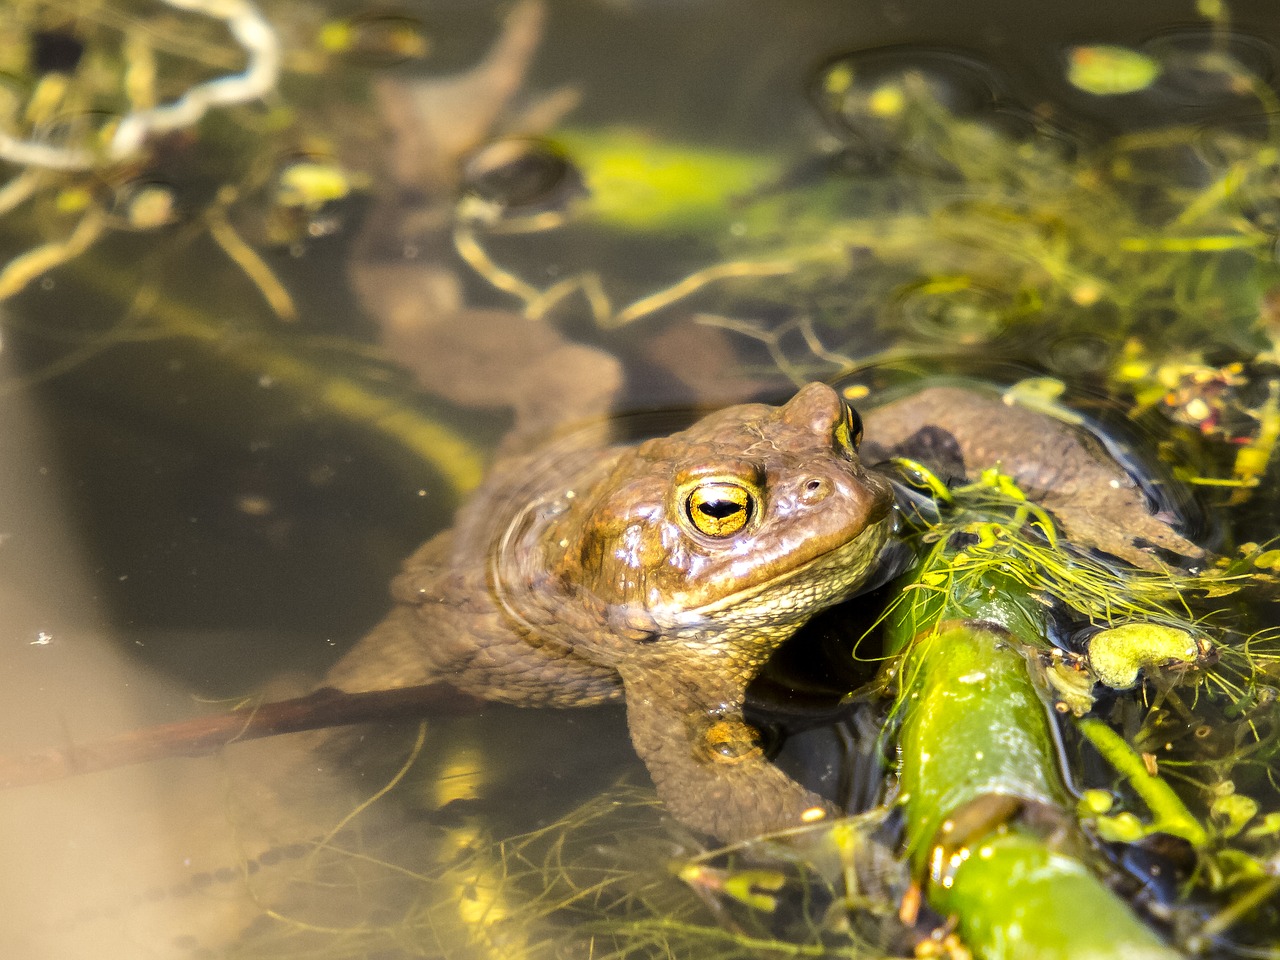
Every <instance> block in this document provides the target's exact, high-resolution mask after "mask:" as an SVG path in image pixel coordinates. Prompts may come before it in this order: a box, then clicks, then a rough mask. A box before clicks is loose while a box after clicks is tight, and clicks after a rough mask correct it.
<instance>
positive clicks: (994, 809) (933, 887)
mask: <svg viewBox="0 0 1280 960" xmlns="http://www.w3.org/2000/svg"><path fill="white" fill-rule="evenodd" d="M949 561H950V551H948V550H947V549H945V548H940V549H936V550H935V551H934V553H933V554H932V556H930V557H929V558H928V560H927V561H926V562H925V563H923V564H921V569H919V570H917V571H916V572H915V574H914V575H913V576H914V579H915V581H916V583H917V584H920V583H922V582H928V581H932V582H933V583H934V584H935V588H933V589H929V590H923V589H920V590H911V591H908V593H907V594H906V597H907V598H908V599H907V600H905V601H904V602H903V603H901V604H900V605H899V607H898V608H897V610H896V611H895V612H894V614H893V615H892V616H891V619H890V623H889V624H888V641H887V642H888V646H889V648H890V649H891V650H902V651H903V652H904V655H903V659H902V661H901V663H900V665H899V669H900V671H901V673H900V676H901V682H900V688H899V695H898V703H897V707H896V709H897V711H898V713H899V716H900V717H901V727H900V732H899V741H898V755H899V758H900V762H899V771H898V773H899V782H900V785H901V789H902V799H901V801H900V802H901V803H902V804H903V805H904V806H905V809H906V838H907V846H908V849H909V851H910V853H911V856H912V858H913V861H914V863H915V865H916V867H917V869H918V870H921V871H923V869H924V868H925V867H926V866H927V867H928V868H929V871H930V878H929V881H928V882H927V885H926V888H925V893H926V896H927V898H928V900H929V903H930V904H931V906H933V908H934V909H936V910H938V911H939V912H941V913H942V914H944V915H947V916H954V917H955V918H956V923H957V931H958V933H959V934H960V936H961V938H962V939H963V941H964V942H965V944H966V945H967V946H968V947H969V948H970V949H971V950H972V951H973V953H974V955H975V956H976V957H978V958H980V960H1014V958H1027V957H1029V958H1035V960H1081V958H1087V960H1133V958H1138V960H1174V958H1176V957H1177V956H1178V954H1177V953H1175V952H1174V951H1172V950H1171V949H1169V948H1168V947H1166V946H1165V945H1164V944H1162V943H1161V941H1160V939H1159V938H1158V937H1157V936H1156V935H1155V934H1154V933H1153V932H1152V931H1151V930H1150V929H1149V928H1148V927H1146V926H1145V925H1144V924H1143V923H1142V922H1141V921H1140V920H1139V919H1138V918H1137V917H1136V916H1135V915H1134V914H1133V912H1132V911H1131V910H1130V909H1129V907H1128V906H1127V904H1125V902H1124V901H1123V900H1121V899H1120V898H1119V897H1118V896H1116V895H1115V894H1114V893H1113V892H1112V891H1111V890H1110V889H1109V888H1108V887H1107V886H1106V885H1105V884H1104V883H1103V882H1102V881H1101V880H1100V879H1099V878H1098V877H1097V876H1095V875H1094V873H1093V872H1092V871H1091V870H1090V869H1089V867H1088V866H1087V865H1086V864H1085V863H1084V862H1083V861H1081V860H1080V859H1079V858H1078V857H1076V856H1073V855H1072V854H1071V853H1070V852H1068V851H1069V849H1071V848H1072V847H1074V846H1077V845H1073V844H1071V843H1070V842H1069V841H1062V840H1060V839H1059V840H1054V841H1051V840H1049V839H1046V838H1045V837H1042V836H1040V835H1038V834H1037V833H1036V832H1034V831H1033V830H1032V829H1031V828H1030V827H1029V826H1027V825H1024V824H1023V823H1022V822H1019V821H1018V820H1017V819H1016V817H1014V811H1015V810H1016V809H1017V808H1018V807H1019V806H1025V807H1027V808H1031V809H1034V810H1036V811H1038V812H1039V813H1040V814H1042V815H1045V816H1046V817H1047V819H1048V820H1049V821H1050V822H1054V823H1056V824H1057V825H1059V826H1060V827H1068V826H1069V825H1071V824H1073V822H1074V821H1073V820H1072V818H1071V814H1070V813H1069V812H1068V811H1067V809H1066V804H1065V798H1066V790H1065V789H1064V787H1063V785H1062V782H1061V777H1060V774H1059V758H1058V754H1057V751H1056V749H1055V738H1054V734H1053V730H1052V726H1051V721H1050V719H1049V716H1048V713H1047V710H1046V707H1045V705H1044V702H1043V701H1042V699H1041V698H1040V696H1039V694H1038V692H1037V691H1036V689H1035V686H1034V684H1033V682H1032V680H1031V677H1030V675H1029V672H1028V670H1027V665H1026V661H1025V658H1024V656H1023V654H1022V652H1021V651H1022V649H1024V648H1025V647H1026V646H1027V645H1028V644H1030V643H1032V642H1033V641H1036V642H1039V643H1043V639H1042V633H1043V629H1044V624H1043V620H1042V618H1041V617H1040V616H1039V614H1038V612H1037V609H1038V608H1037V605H1036V604H1035V603H1034V602H1033V601H1032V600H1031V598H1030V594H1029V591H1028V589H1027V588H1026V587H1025V586H1023V585H1021V584H1018V583H1017V582H1015V581H1013V580H1011V579H1009V578H1007V577H1003V576H1000V575H999V574H996V573H987V574H985V575H983V576H981V577H978V578H976V579H973V580H966V579H963V578H961V579H955V578H952V579H950V580H947V581H946V589H945V591H939V590H938V589H936V584H937V583H938V578H937V576H936V574H937V573H939V572H946V568H947V564H948V563H949ZM931 574H932V576H931ZM926 578H928V581H926ZM912 598H915V599H914V600H913V599H912ZM1036 819H1037V820H1039V819H1040V818H1039V817H1037V818H1036ZM1058 832H1059V833H1069V831H1058ZM1081 846H1082V845H1081ZM1066 904H1069V905H1070V907H1069V909H1064V905H1066ZM1080 917H1087V918H1088V922H1087V923H1081V922H1079V918H1080Z"/></svg>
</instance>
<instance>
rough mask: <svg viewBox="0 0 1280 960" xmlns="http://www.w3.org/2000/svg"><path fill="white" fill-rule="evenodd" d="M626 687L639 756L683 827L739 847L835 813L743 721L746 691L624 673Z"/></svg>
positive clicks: (652, 673)
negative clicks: (793, 776) (738, 843)
mask: <svg viewBox="0 0 1280 960" xmlns="http://www.w3.org/2000/svg"><path fill="white" fill-rule="evenodd" d="M623 683H624V685H625V688H626V701H627V722H628V724H629V726H630V728H631V739H632V742H633V743H634V744H635V749H636V753H638V754H639V755H640V758H641V759H642V760H644V762H645V765H646V766H647V767H648V768H649V774H650V776H652V777H653V782H654V784H655V785H656V786H657V788H658V795H659V796H660V797H661V798H662V801H663V803H664V804H665V805H666V807H667V810H668V811H669V812H670V813H671V815H672V816H673V817H675V818H676V819H677V820H679V821H680V822H681V823H683V824H685V825H686V826H689V827H692V828H694V829H697V830H701V831H704V832H706V833H709V834H711V835H712V836H715V837H717V838H719V839H721V840H725V841H734V840H742V839H746V838H748V837H754V836H758V835H760V834H762V833H770V832H774V831H778V830H785V829H787V828H789V827H797V826H800V825H802V824H804V823H809V822H812V821H814V820H818V819H823V818H825V817H828V816H831V815H833V814H834V813H835V812H836V810H835V807H834V806H833V805H832V804H831V803H829V802H828V801H826V800H824V799H823V798H822V797H820V796H818V794H816V793H814V792H813V791H811V790H808V789H806V788H805V787H803V786H801V785H800V784H799V783H797V782H796V781H795V780H792V779H791V778H790V777H788V776H787V775H786V774H785V773H783V772H782V771H781V770H780V769H778V768H777V767H775V766H774V765H773V764H772V763H770V762H769V760H768V759H767V758H766V757H765V755H764V751H763V749H762V748H761V743H760V735H759V732H758V731H757V730H756V729H755V728H754V727H752V726H751V725H750V724H748V723H747V722H746V721H745V720H744V719H743V717H742V703H743V698H744V693H745V687H744V686H742V685H740V684H731V685H728V686H726V685H725V684H724V683H723V682H721V681H719V680H718V679H716V678H714V677H707V676H706V674H702V675H701V676H699V675H698V674H697V673H695V674H693V675H684V676H675V675H674V674H673V672H670V671H663V670H652V669H650V670H645V671H624V672H623Z"/></svg>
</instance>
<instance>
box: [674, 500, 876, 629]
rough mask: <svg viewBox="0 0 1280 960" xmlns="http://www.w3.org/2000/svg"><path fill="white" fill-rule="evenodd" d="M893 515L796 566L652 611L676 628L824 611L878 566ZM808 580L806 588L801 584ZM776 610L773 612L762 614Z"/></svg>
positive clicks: (805, 615) (793, 617) (784, 619)
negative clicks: (703, 599) (712, 596)
mask: <svg viewBox="0 0 1280 960" xmlns="http://www.w3.org/2000/svg"><path fill="white" fill-rule="evenodd" d="M892 526H893V523H892V517H891V515H890V513H889V512H888V511H886V512H885V515H884V516H883V517H881V518H879V519H877V520H875V521H873V522H871V523H868V524H867V525H866V526H865V527H864V528H863V529H862V531H861V532H860V533H859V534H858V535H857V536H855V537H853V538H851V539H849V540H845V541H844V542H842V543H840V544H838V545H837V546H835V547H832V548H831V549H830V550H827V551H825V552H823V553H820V554H817V555H816V556H813V557H811V558H809V559H808V560H806V561H804V562H803V563H799V564H796V565H795V566H794V567H791V568H790V569H788V570H786V571H785V572H783V573H780V574H778V575H777V576H773V577H770V578H768V579H767V580H763V581H761V582H759V583H754V584H751V585H750V586H747V587H744V588H742V589H740V590H734V591H732V592H731V593H727V594H724V595H722V596H720V597H717V598H716V599H714V600H712V601H710V602H707V603H703V604H699V605H697V606H692V607H678V608H677V607H675V606H674V605H673V607H672V608H668V610H666V611H652V612H653V613H654V614H655V615H656V616H657V617H658V618H659V619H660V620H661V619H668V620H669V622H670V625H671V626H673V627H690V626H695V625H697V624H698V623H705V622H706V621H714V620H716V619H742V618H745V619H760V620H762V621H765V620H768V621H773V622H787V621H799V620H805V619H808V618H809V617H810V616H812V615H813V614H815V613H817V612H818V611H819V610H823V609H825V608H827V607H829V606H832V605H834V604H836V603H839V602H840V601H841V600H844V599H847V598H848V597H849V596H851V595H852V594H853V592H854V591H856V590H857V589H858V588H859V587H860V586H862V585H863V584H865V583H866V582H867V581H868V580H869V579H870V578H871V577H872V575H873V574H874V573H875V572H876V570H877V569H878V567H879V560H880V555H881V551H882V548H883V547H884V545H885V543H886V542H888V539H889V533H890V531H891V529H892ZM798 583H800V584H803V585H804V586H803V587H800V586H797V584H798ZM766 611H773V613H772V615H770V616H762V614H764V613H765V612H766Z"/></svg>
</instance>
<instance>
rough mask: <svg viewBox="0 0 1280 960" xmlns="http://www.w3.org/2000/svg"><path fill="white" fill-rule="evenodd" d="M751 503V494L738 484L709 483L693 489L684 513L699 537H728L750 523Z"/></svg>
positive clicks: (753, 509) (753, 498) (724, 481)
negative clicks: (701, 534)
mask: <svg viewBox="0 0 1280 960" xmlns="http://www.w3.org/2000/svg"><path fill="white" fill-rule="evenodd" d="M755 502H756V501H755V497H754V496H753V495H752V493H751V491H750V490H748V489H747V488H746V487H744V486H742V485H741V484H738V483H731V482H729V481H726V480H711V481H708V482H707V483H702V484H699V485H698V486H696V487H694V488H693V491H692V492H691V493H690V494H689V498H688V500H686V501H685V512H686V513H687V514H688V516H689V522H690V523H692V524H693V526H694V528H695V529H696V530H697V531H698V532H699V533H705V534H706V535H707V536H708V537H717V538H719V537H731V536H733V535H734V534H735V533H737V532H739V531H740V530H742V528H743V527H745V526H746V525H747V523H748V522H749V521H750V520H751V515H752V513H753V512H754V511H755Z"/></svg>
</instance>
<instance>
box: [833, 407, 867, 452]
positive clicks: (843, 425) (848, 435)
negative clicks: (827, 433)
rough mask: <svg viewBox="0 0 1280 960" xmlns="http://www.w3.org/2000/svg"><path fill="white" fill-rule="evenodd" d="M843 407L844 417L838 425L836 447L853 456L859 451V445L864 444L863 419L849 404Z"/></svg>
mask: <svg viewBox="0 0 1280 960" xmlns="http://www.w3.org/2000/svg"><path fill="white" fill-rule="evenodd" d="M843 406H844V416H843V417H842V418H841V419H840V423H839V424H837V425H836V446H837V447H839V448H840V449H841V450H843V451H844V452H845V453H846V454H852V453H853V452H854V451H855V450H857V449H858V444H860V443H862V418H861V417H860V416H858V411H857V410H855V409H853V407H851V406H849V405H848V404H847V403H846V404H843ZM851 459H852V457H851Z"/></svg>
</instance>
